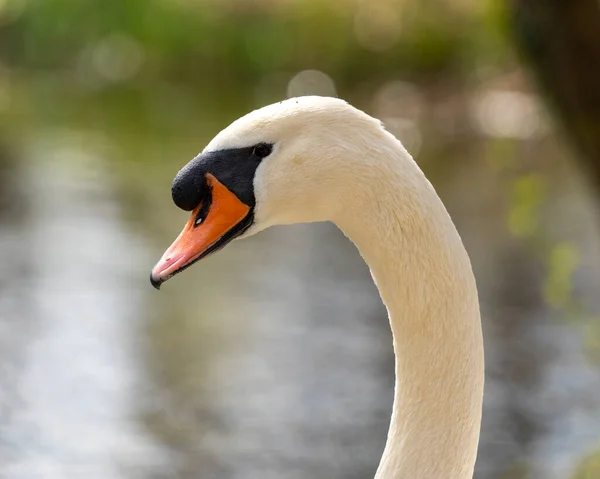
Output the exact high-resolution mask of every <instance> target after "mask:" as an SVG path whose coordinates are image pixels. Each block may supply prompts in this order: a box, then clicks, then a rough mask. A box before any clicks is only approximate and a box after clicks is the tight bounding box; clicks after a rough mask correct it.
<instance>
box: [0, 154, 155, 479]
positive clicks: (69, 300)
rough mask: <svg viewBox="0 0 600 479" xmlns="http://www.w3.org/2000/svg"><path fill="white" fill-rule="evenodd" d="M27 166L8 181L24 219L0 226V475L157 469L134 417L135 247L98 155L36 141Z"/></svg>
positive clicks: (113, 474)
mask: <svg viewBox="0 0 600 479" xmlns="http://www.w3.org/2000/svg"><path fill="white" fill-rule="evenodd" d="M53 146H54V147H55V148H53ZM30 159H31V161H30V162H28V163H25V164H21V166H22V168H21V169H20V170H19V171H13V172H12V174H11V175H10V177H7V181H10V182H13V183H16V184H19V185H20V186H21V188H20V189H21V194H20V197H19V198H18V201H19V202H22V204H23V205H26V208H24V207H21V208H19V209H20V210H25V211H19V212H18V214H17V215H16V217H11V216H10V215H8V216H7V215H5V216H3V217H2V218H3V227H2V229H1V230H0V242H1V246H2V248H1V250H2V252H3V256H4V257H3V261H2V264H3V266H6V265H7V266H8V268H7V267H3V268H2V271H1V273H0V274H1V275H2V289H1V290H0V304H1V310H2V319H1V323H0V324H1V334H0V341H1V343H2V347H1V348H0V351H1V352H0V354H1V356H2V360H1V362H2V364H3V365H5V367H6V368H7V369H8V371H6V372H4V373H3V374H2V375H0V381H1V383H2V384H1V385H0V390H1V391H3V395H2V396H0V397H1V398H2V399H1V403H0V404H1V406H2V409H3V414H2V417H1V419H0V432H1V437H2V446H1V447H0V454H1V455H2V459H3V460H2V463H3V464H4V466H3V468H2V474H3V475H2V477H6V478H8V479H18V478H23V479H25V478H26V479H33V478H38V477H39V478H44V479H47V478H49V479H52V478H76V477H86V478H96V477H97V478H117V477H124V476H123V471H124V470H128V469H132V468H133V469H136V470H139V469H140V468H142V467H143V468H152V469H156V468H157V467H159V466H160V465H161V464H162V463H163V461H164V454H161V451H160V449H158V448H157V447H156V445H155V444H154V443H153V441H152V437H151V436H149V435H147V434H145V433H144V431H143V429H142V428H141V427H140V426H139V424H137V423H136V422H135V421H134V420H133V418H134V411H135V404H134V402H133V395H132V386H133V385H134V384H136V382H139V380H138V374H139V372H138V367H137V364H136V362H135V360H134V358H133V357H132V353H133V352H134V351H135V344H132V341H131V340H132V338H134V337H135V334H133V332H134V331H135V329H136V328H137V327H138V322H137V320H138V316H137V310H138V308H139V303H140V301H141V300H142V297H141V295H140V290H139V288H140V287H141V285H139V282H137V281H134V278H136V277H137V275H138V273H139V270H138V269H136V268H137V266H136V265H139V264H141V263H143V261H140V255H143V247H144V245H143V244H140V242H139V241H137V240H136V239H135V238H134V237H132V236H131V235H128V234H127V232H126V231H127V230H126V229H125V228H124V227H123V224H122V221H121V219H120V217H119V207H118V205H117V204H116V202H115V200H114V198H113V191H112V189H111V187H112V184H111V183H112V182H111V178H110V176H109V175H108V174H107V172H106V165H105V164H104V163H103V162H102V161H101V159H100V158H96V157H92V156H89V153H87V152H82V151H78V150H73V149H64V148H62V147H57V145H39V148H36V149H35V150H34V151H32V152H31V157H30ZM72 160H76V161H72ZM13 200H16V198H13ZM5 260H6V261H5ZM138 285H139V286H138Z"/></svg>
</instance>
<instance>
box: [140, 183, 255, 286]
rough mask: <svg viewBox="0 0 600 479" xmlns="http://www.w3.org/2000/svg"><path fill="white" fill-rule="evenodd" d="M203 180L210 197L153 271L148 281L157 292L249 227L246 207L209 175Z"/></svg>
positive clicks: (201, 205) (194, 213)
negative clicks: (205, 182)
mask: <svg viewBox="0 0 600 479" xmlns="http://www.w3.org/2000/svg"><path fill="white" fill-rule="evenodd" d="M206 181H207V184H208V187H209V188H210V191H211V195H209V198H208V199H206V198H205V199H204V200H203V201H202V202H201V203H200V204H199V205H198V206H197V207H196V208H195V209H194V210H193V211H192V214H191V216H190V219H189V220H188V222H187V224H186V225H185V227H184V228H183V231H182V232H181V233H180V234H179V236H178V237H177V238H176V239H175V241H174V242H173V244H172V245H171V246H170V247H169V249H167V251H165V253H164V254H163V256H162V258H161V259H160V260H159V261H158V263H156V265H155V266H154V268H152V273H151V274H150V282H151V283H152V285H153V286H154V287H155V288H156V289H159V288H160V285H161V284H162V283H163V282H165V281H166V280H167V279H169V278H171V277H172V276H173V275H175V274H177V273H179V272H181V271H183V270H184V269H185V268H187V267H188V266H191V265H192V264H193V263H194V262H196V261H198V260H199V259H202V258H204V257H205V256H207V255H209V254H210V253H212V252H214V251H216V250H217V249H219V248H221V247H222V246H225V244H227V243H228V242H229V241H231V240H232V239H233V238H235V237H236V236H238V235H240V234H241V233H243V232H244V231H245V230H246V228H247V227H248V226H250V224H251V221H249V222H248V221H244V220H245V219H247V218H250V217H249V213H250V207H249V206H248V205H246V204H244V203H243V202H242V201H240V200H239V199H238V197H237V196H236V195H235V194H233V193H232V192H231V191H229V189H227V187H226V186H224V185H223V184H222V183H221V182H220V181H219V180H217V179H216V178H215V177H214V176H213V175H211V174H210V173H207V174H206ZM207 202H208V204H206V203H207ZM205 211H207V213H205ZM250 219H251V218H250Z"/></svg>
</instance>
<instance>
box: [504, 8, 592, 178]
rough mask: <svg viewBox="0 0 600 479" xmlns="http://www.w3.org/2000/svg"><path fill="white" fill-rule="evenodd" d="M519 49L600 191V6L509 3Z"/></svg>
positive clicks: (512, 25)
mask: <svg viewBox="0 0 600 479" xmlns="http://www.w3.org/2000/svg"><path fill="white" fill-rule="evenodd" d="M509 5H510V9H509V10H510V21H511V27H512V29H513V33H514V37H515V39H516V42H517V45H518V47H519V49H520V50H521V52H522V54H523V55H524V56H525V58H526V60H527V62H528V63H529V64H530V65H531V66H532V68H533V70H534V72H535V75H536V78H537V81H538V83H539V85H540V86H541V87H542V89H543V90H544V93H545V94H546V95H547V96H548V98H549V99H550V101H551V103H552V104H553V106H554V107H555V109H556V111H557V113H558V115H557V116H558V118H559V119H560V120H561V121H562V123H563V125H564V127H565V130H566V131H567V133H568V135H569V137H570V139H571V141H572V142H573V143H574V144H575V146H576V147H577V149H578V150H579V151H580V152H581V154H582V155H581V160H582V161H583V162H584V165H585V166H586V167H587V169H588V171H589V173H590V175H591V176H592V179H593V181H594V183H595V185H596V187H599V188H600V2H599V1H598V0H509Z"/></svg>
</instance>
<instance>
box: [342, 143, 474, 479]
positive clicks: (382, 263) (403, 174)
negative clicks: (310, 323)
mask: <svg viewBox="0 0 600 479" xmlns="http://www.w3.org/2000/svg"><path fill="white" fill-rule="evenodd" d="M369 171H370V173H369V174H371V175H372V178H373V181H377V185H376V188H373V187H370V188H365V189H363V190H361V189H360V186H359V185H354V186H355V187H354V188H353V192H352V195H353V198H354V199H355V201H356V203H354V204H351V203H348V205H349V206H350V207H349V208H347V209H346V211H351V212H352V214H351V215H348V216H344V214H341V215H340V217H339V218H338V221H336V223H337V224H338V226H339V227H340V228H341V229H342V231H344V233H345V234H346V235H347V236H348V237H349V238H350V239H351V240H352V241H353V242H354V243H355V244H356V246H357V247H358V249H359V251H360V253H361V255H362V256H363V258H364V259H365V261H366V262H367V264H368V265H369V267H370V270H371V274H372V276H373V279H374V281H375V283H376V285H377V287H378V289H379V292H380V295H381V297H382V300H383V302H384V304H385V306H386V308H387V310H388V314H389V321H390V326H391V329H392V334H393V345H394V353H395V361H396V364H395V366H396V368H395V370H396V382H395V392H394V405H393V411H392V417H391V422H390V428H389V432H388V438H387V442H386V446H385V449H384V453H383V456H382V459H381V463H380V465H379V468H378V470H377V474H376V479H401V478H402V479H408V478H411V479H421V478H422V479H426V478H427V479H431V478H439V479H471V478H472V477H473V470H474V464H475V459H476V455H477V445H478V442H479V429H480V423H481V408H482V398H483V366H484V359H483V342H482V335H481V321H480V315H479V305H478V299H477V290H476V286H475V280H474V277H473V273H472V269H471V264H470V261H469V258H468V256H467V253H466V251H465V249H464V247H463V244H462V241H461V239H460V237H459V235H458V233H457V231H456V229H455V227H454V224H453V223H452V221H451V220H450V217H449V216H448V213H447V212H446V209H445V208H444V206H443V204H442V202H441V200H440V199H439V197H438V196H437V194H436V193H435V191H434V189H433V187H432V186H431V184H430V183H429V182H428V181H427V179H426V178H425V176H424V175H423V174H422V172H421V171H420V170H419V168H418V167H417V165H416V164H415V163H414V162H413V161H412V159H411V158H410V157H409V156H408V153H406V152H405V151H404V150H403V149H402V150H401V151H400V153H399V154H398V155H397V156H395V157H394V158H383V159H382V171H381V175H380V177H379V178H377V177H376V174H374V173H373V168H371V169H370V170H369ZM371 186H372V185H371ZM357 212H358V213H357Z"/></svg>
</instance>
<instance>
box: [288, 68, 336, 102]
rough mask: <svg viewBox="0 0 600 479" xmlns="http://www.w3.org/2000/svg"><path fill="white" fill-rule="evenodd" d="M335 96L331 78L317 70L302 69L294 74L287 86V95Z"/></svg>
mask: <svg viewBox="0 0 600 479" xmlns="http://www.w3.org/2000/svg"><path fill="white" fill-rule="evenodd" d="M306 95H320V96H337V92H336V89H335V82H334V81H333V79H332V78H331V77H330V76H329V75H327V74H326V73H323V72H322V71H319V70H304V71H301V72H300V73H298V74H297V75H295V76H294V77H293V78H292V79H291V80H290V82H289V83H288V87H287V96H288V98H292V97H295V96H306Z"/></svg>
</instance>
